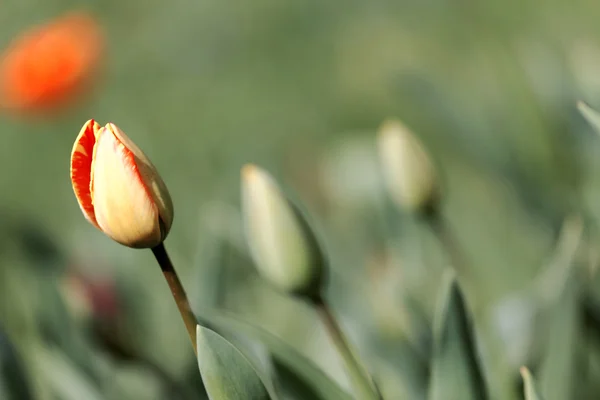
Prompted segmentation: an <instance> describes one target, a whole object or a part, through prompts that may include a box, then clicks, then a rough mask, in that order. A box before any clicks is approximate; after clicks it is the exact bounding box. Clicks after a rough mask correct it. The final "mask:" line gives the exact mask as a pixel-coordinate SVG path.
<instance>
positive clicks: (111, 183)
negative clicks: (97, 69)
mask: <svg viewBox="0 0 600 400" xmlns="http://www.w3.org/2000/svg"><path fill="white" fill-rule="evenodd" d="M71 183H72V185H73V190H74V191H75V197H76V198H77V201H78V202H79V206H80V207H81V210H82V211H83V215H84V216H85V217H86V219H87V220H88V221H89V222H90V223H91V224H92V225H94V226H95V227H96V228H98V229H100V230H101V231H102V232H104V233H105V234H106V235H107V236H108V237H110V238H111V239H113V240H115V241H116V242H118V243H121V244H123V245H125V246H128V247H133V248H154V247H156V246H158V245H159V244H161V243H162V242H163V241H164V240H165V238H166V236H167V234H168V233H169V230H170V228H171V224H172V222H173V204H172V202H171V197H170V195H169V192H168V190H167V187H166V185H165V184H164V182H163V181H162V179H161V177H160V175H159V174H158V172H157V171H156V168H155V167H154V166H153V165H152V163H151V162H150V160H149V159H148V157H146V155H145V154H144V153H143V152H142V151H141V150H140V149H139V148H138V147H137V146H136V145H135V144H134V143H133V142H132V141H131V140H130V139H129V138H128V137H127V136H126V135H125V134H124V133H123V131H121V130H120V129H119V128H118V127H117V126H116V125H114V124H112V123H109V124H106V126H104V127H100V125H98V123H96V122H95V121H94V120H89V121H88V122H86V123H85V125H84V126H83V128H82V129H81V132H80V133H79V136H77V139H76V140H75V144H74V146H73V151H72V153H71Z"/></svg>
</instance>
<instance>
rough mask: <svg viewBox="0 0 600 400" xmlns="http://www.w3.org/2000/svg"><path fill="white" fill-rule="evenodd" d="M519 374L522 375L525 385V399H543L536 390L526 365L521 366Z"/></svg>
mask: <svg viewBox="0 0 600 400" xmlns="http://www.w3.org/2000/svg"><path fill="white" fill-rule="evenodd" d="M521 376H522V377H523V384H524V386H525V389H524V390H525V400H544V399H543V397H542V395H541V394H540V393H539V392H538V390H537V387H536V384H535V381H534V380H533V377H532V376H531V372H529V369H527V367H521Z"/></svg>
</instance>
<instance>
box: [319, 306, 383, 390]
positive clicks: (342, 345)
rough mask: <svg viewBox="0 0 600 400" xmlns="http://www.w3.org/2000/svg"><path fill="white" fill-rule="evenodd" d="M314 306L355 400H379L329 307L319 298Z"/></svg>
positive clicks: (373, 386)
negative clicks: (342, 365) (344, 368)
mask: <svg viewBox="0 0 600 400" xmlns="http://www.w3.org/2000/svg"><path fill="white" fill-rule="evenodd" d="M314 305H315V307H316V310H317V314H318V315H319V318H320V319H321V321H322V322H323V325H324V326H325V330H326V331H327V333H328V334H329V336H330V338H331V340H332V341H333V344H334V345H335V347H336V349H337V351H338V353H339V354H340V356H341V357H342V359H343V361H344V364H345V366H346V372H347V373H348V378H349V379H350V383H351V384H352V386H353V387H354V391H355V394H356V396H357V399H359V400H380V399H381V395H380V394H379V392H378V391H377V389H376V387H375V385H374V384H373V381H372V380H371V378H370V376H369V373H368V372H367V371H366V369H365V368H364V367H363V366H362V365H361V364H360V362H359V361H358V359H357V357H356V356H355V354H354V352H353V351H352V350H351V348H350V344H349V342H348V340H347V339H346V336H345V335H344V333H343V332H342V329H341V328H340V325H339V324H338V322H337V320H336V319H335V317H334V315H333V313H332V312H331V308H330V307H329V305H328V304H327V303H326V302H325V301H324V300H323V299H322V298H321V297H319V298H317V299H315V300H314Z"/></svg>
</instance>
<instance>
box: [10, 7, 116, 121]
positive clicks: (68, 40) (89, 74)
mask: <svg viewBox="0 0 600 400" xmlns="http://www.w3.org/2000/svg"><path fill="white" fill-rule="evenodd" d="M103 53H104V32H103V30H102V28H101V26H100V23H99V22H98V20H97V19H96V17H95V16H94V15H93V14H90V13H87V12H83V11H75V12H73V11H71V12H68V13H66V14H63V15H62V16H59V17H57V18H55V19H53V20H51V21H49V22H46V23H44V24H42V25H38V26H35V27H32V28H29V29H28V30H26V31H25V32H22V33H20V34H19V35H17V36H15V38H14V39H13V40H12V42H11V43H10V45H9V46H8V47H7V48H6V49H4V50H3V51H2V53H0V107H2V108H5V109H7V110H10V111H15V112H25V113H36V112H44V111H51V110H56V109H58V108H59V107H60V106H64V105H67V103H68V104H72V103H73V102H74V101H75V100H78V99H80V98H81V96H82V95H85V94H87V93H89V89H90V88H91V87H92V86H91V84H92V83H94V82H95V79H94V78H96V77H97V73H98V72H99V67H100V66H101V65H102V62H101V61H102V60H103V59H104V58H106V57H103Z"/></svg>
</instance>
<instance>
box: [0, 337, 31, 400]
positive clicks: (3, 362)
mask: <svg viewBox="0 0 600 400" xmlns="http://www.w3.org/2000/svg"><path fill="white" fill-rule="evenodd" d="M0 386H1V387H3V388H5V390H6V392H8V393H10V396H9V395H8V394H6V395H5V396H6V397H2V396H0V398H8V399H13V398H14V399H22V400H29V399H33V395H32V390H31V387H30V382H29V377H28V376H27V374H26V373H25V369H24V366H23V362H22V360H21V359H20V358H19V354H18V353H17V350H16V349H15V348H14V347H13V346H12V344H11V342H10V341H9V338H8V336H7V335H6V334H5V333H4V331H3V330H2V325H0ZM0 394H2V391H0Z"/></svg>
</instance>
